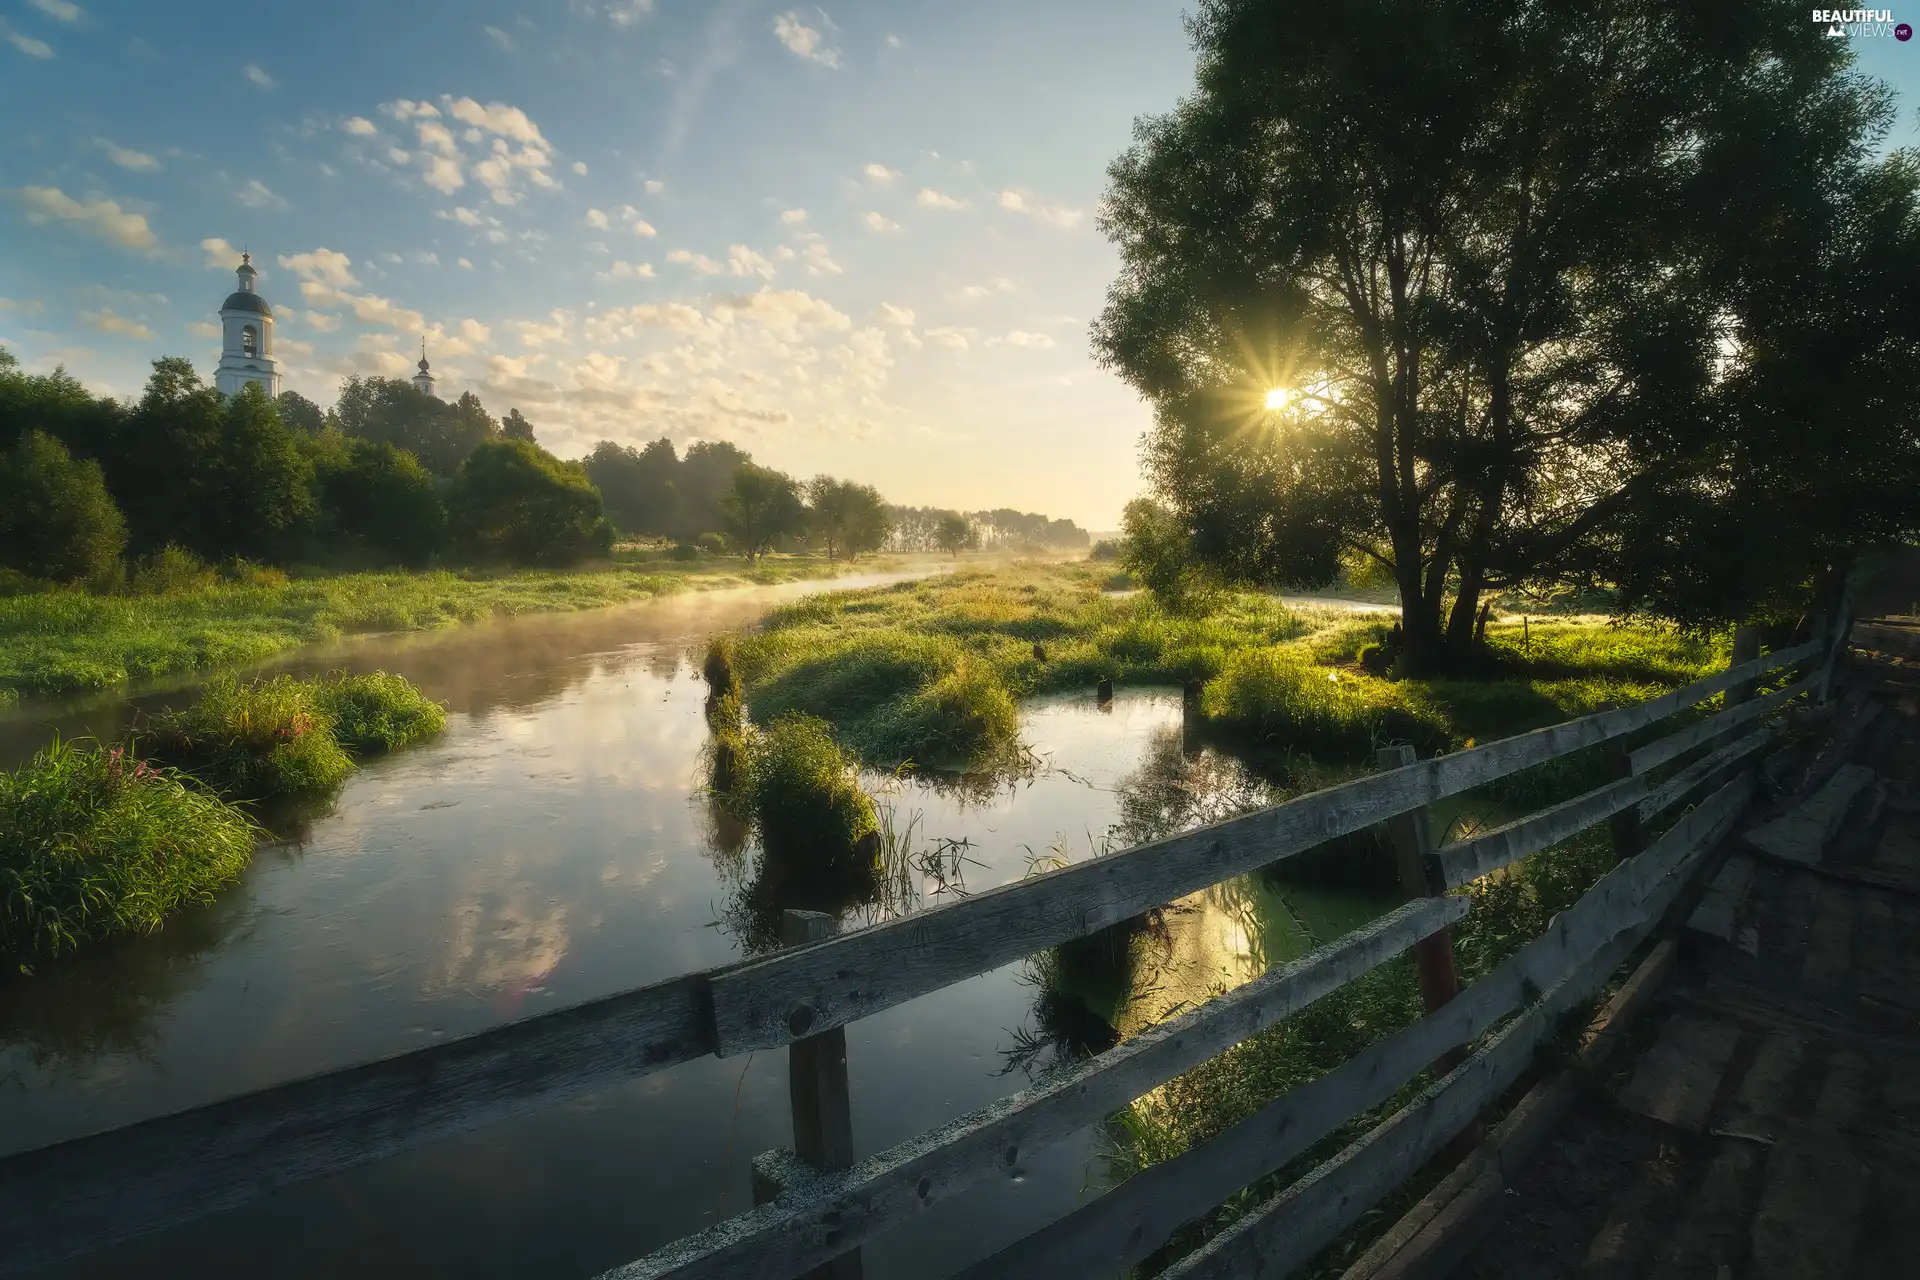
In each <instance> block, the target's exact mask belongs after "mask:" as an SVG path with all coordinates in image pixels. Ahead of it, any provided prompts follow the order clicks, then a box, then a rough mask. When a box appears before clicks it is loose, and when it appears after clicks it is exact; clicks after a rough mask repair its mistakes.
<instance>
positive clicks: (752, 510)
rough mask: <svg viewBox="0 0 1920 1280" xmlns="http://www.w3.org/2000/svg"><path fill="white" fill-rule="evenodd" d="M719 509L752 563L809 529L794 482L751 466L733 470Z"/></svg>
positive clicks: (740, 466) (732, 536)
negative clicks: (789, 538) (780, 543)
mask: <svg viewBox="0 0 1920 1280" xmlns="http://www.w3.org/2000/svg"><path fill="white" fill-rule="evenodd" d="M720 507H721V510H722V512H723V513H724V515H725V528H726V531H727V536H728V537H730V538H732V539H733V541H734V543H735V545H737V546H738V547H739V548H740V549H741V550H742V551H744V552H746V553H747V559H749V560H758V559H759V558H760V557H761V556H763V555H765V554H766V553H767V552H769V551H771V550H773V548H774V546H775V545H776V544H778V543H779V542H780V540H781V539H782V538H788V537H791V536H793V535H794V534H797V533H800V532H802V531H804V530H805V529H806V527H807V509H806V507H805V506H804V505H802V504H801V501H800V486H799V484H798V483H796V482H795V480H794V478H793V477H792V476H790V475H788V474H786V472H784V471H775V470H774V469H773V468H771V467H761V466H756V465H754V464H753V463H751V462H744V463H741V464H740V465H739V466H738V467H736V468H735V469H734V472H733V484H732V485H731V487H729V488H728V490H727V492H726V493H725V494H724V495H723V496H722V497H721V499H720Z"/></svg>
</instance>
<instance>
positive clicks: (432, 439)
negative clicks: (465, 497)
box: [333, 378, 500, 476]
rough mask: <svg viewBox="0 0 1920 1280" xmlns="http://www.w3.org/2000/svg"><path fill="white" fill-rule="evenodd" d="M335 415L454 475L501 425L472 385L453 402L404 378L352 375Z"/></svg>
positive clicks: (354, 430)
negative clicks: (492, 416) (472, 389)
mask: <svg viewBox="0 0 1920 1280" xmlns="http://www.w3.org/2000/svg"><path fill="white" fill-rule="evenodd" d="M333 418H334V421H335V422H336V423H337V424H338V425H339V427H340V429H341V430H342V431H344V432H345V433H346V434H348V435H350V436H353V437H356V438H357V439H361V440H368V441H371V442H373V443H375V444H390V445H392V446H393V447H394V448H396V449H405V450H406V451H407V452H408V453H411V454H412V455H413V456H414V457H416V458H418V459H420V461H421V462H422V463H423V464H424V465H425V466H426V467H427V468H428V469H429V470H430V471H432V472H433V473H434V474H435V475H442V476H450V475H453V474H454V473H455V472H457V471H458V470H459V469H460V465H461V464H462V463H463V462H465V461H466V459H467V457H468V455H469V454H471V453H472V452H473V451H474V450H475V449H477V448H478V447H479V446H480V445H481V444H483V443H485V442H486V441H489V440H496V439H498V438H499V434H500V431H499V427H498V426H497V425H496V424H495V423H494V421H493V419H492V418H491V417H490V416H489V415H488V414H487V411H486V409H485V408H483V407H482V406H481V404H480V400H479V398H478V397H477V396H475V395H474V394H473V393H472V392H471V391H469V392H467V393H465V394H464V395H462V396H461V397H460V399H459V400H457V401H456V402H454V403H453V404H448V403H447V402H446V401H444V400H441V399H439V398H438V397H436V396H431V395H428V394H427V393H426V392H424V391H421V390H420V389H419V388H417V387H415V386H413V385H412V384H411V383H409V382H405V381H402V380H401V379H399V378H348V379H347V380H346V381H345V382H343V383H341V384H340V397H339V399H338V400H336V401H335V402H334V406H333Z"/></svg>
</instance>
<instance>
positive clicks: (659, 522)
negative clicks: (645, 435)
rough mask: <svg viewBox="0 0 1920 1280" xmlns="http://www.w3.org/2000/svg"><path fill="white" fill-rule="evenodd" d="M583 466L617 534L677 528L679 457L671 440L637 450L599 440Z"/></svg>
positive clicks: (667, 533)
mask: <svg viewBox="0 0 1920 1280" xmlns="http://www.w3.org/2000/svg"><path fill="white" fill-rule="evenodd" d="M586 468H587V476H588V478H589V479H591V480H592V481H593V483H594V487H595V488H597V489H599V490H600V494H601V496H602V497H603V498H605V499H606V504H607V515H608V517H609V518H610V519H612V521H613V523H614V527H616V528H618V529H619V530H620V531H621V532H623V533H631V534H639V535H641V536H644V537H655V538H664V537H671V536H672V535H673V534H674V533H675V532H677V531H678V529H679V502H680V499H679V489H678V482H679V475H680V458H679V456H678V455H677V454H675V453H674V450H673V442H672V441H671V440H666V439H660V440H655V441H653V442H652V443H651V444H649V445H648V446H647V447H646V448H644V449H637V450H636V449H634V448H632V447H631V446H628V447H626V448H622V447H621V446H620V445H617V444H615V443H614V442H613V441H611V440H602V441H601V442H600V443H599V444H597V445H595V446H594V447H593V452H592V453H590V454H588V455H587V457H586Z"/></svg>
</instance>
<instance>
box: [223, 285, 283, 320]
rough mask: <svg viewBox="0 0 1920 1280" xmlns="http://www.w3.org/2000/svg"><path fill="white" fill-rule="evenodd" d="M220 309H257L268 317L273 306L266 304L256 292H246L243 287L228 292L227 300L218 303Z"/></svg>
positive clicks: (271, 312)
mask: <svg viewBox="0 0 1920 1280" xmlns="http://www.w3.org/2000/svg"><path fill="white" fill-rule="evenodd" d="M220 309H221V310H222V311H257V312H259V313H260V314H261V315H263V316H269V317H271V316H272V315H273V308H272V307H270V306H268V305H267V300H266V299H265V298H263V297H261V296H260V295H259V294H257V293H248V292H246V291H245V290H244V289H243V290H240V291H239V292H237V293H230V294H228V295H227V300H226V301H225V302H223V303H221V304H220Z"/></svg>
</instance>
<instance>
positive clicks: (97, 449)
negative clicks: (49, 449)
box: [0, 347, 126, 458]
mask: <svg viewBox="0 0 1920 1280" xmlns="http://www.w3.org/2000/svg"><path fill="white" fill-rule="evenodd" d="M125 417H126V410H125V408H124V407H122V406H121V405H120V404H119V403H118V402H117V401H114V400H111V399H108V398H106V397H104V396H102V397H96V396H94V395H93V394H91V393H90V392H88V390H87V389H86V388H85V387H83V386H81V385H80V383H79V382H78V381H76V380H75V379H74V378H73V376H72V375H71V374H69V373H68V372H67V371H66V369H65V368H59V369H55V370H54V371H53V372H52V373H45V374H33V373H28V372H27V371H26V370H24V369H22V368H21V367H20V364H19V362H18V361H17V360H15V359H14V357H13V353H12V352H10V351H8V350H7V349H6V348H5V347H0V449H5V448H7V447H8V446H10V445H12V444H13V442H14V441H16V440H18V439H19V438H20V437H21V436H23V435H25V434H26V433H27V432H29V431H44V432H45V433H46V434H48V435H50V436H52V437H53V438H54V439H56V440H58V441H60V442H61V443H62V444H64V445H66V447H67V449H68V451H69V452H71V453H72V454H73V455H74V456H75V457H81V458H98V457H100V456H101V452H102V450H104V449H105V448H106V447H107V442H108V440H109V439H111V438H112V436H113V434H114V431H115V430H116V428H117V427H118V425H119V423H120V421H121V420H122V419H123V418H125Z"/></svg>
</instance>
